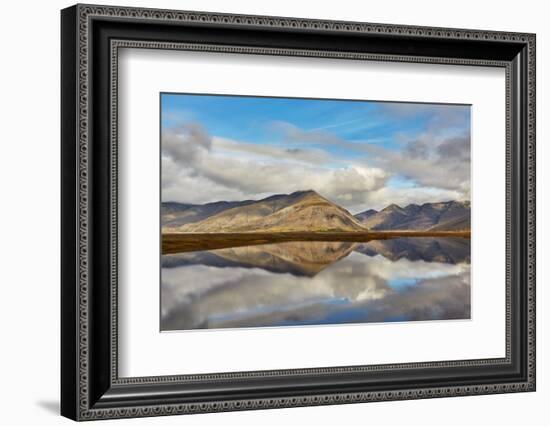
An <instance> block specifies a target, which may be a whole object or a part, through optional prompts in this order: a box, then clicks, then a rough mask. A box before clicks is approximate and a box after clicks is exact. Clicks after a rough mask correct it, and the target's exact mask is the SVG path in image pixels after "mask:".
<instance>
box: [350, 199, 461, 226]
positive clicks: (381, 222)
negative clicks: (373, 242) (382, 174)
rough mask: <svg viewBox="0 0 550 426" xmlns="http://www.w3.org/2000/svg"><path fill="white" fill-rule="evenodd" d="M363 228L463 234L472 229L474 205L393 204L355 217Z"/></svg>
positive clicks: (458, 202)
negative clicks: (404, 205) (461, 232)
mask: <svg viewBox="0 0 550 426" xmlns="http://www.w3.org/2000/svg"><path fill="white" fill-rule="evenodd" d="M355 218H356V219H358V220H360V221H361V223H362V225H363V226H365V227H366V228H368V229H371V230H375V231H376V230H378V231H382V230H429V231H461V230H469V229H470V202H469V201H462V202H461V201H447V202H441V203H426V204H422V205H421V206H420V205H417V204H409V205H408V206H407V207H404V208H403V207H400V206H398V205H396V204H391V205H389V206H387V207H386V208H384V209H382V210H380V211H378V212H377V211H376V210H367V211H364V212H361V213H358V214H356V215H355Z"/></svg>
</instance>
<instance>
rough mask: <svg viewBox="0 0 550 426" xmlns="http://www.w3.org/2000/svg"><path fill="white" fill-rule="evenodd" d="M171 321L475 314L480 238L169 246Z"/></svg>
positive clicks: (307, 321) (194, 325)
mask: <svg viewBox="0 0 550 426" xmlns="http://www.w3.org/2000/svg"><path fill="white" fill-rule="evenodd" d="M161 285H162V288H161V329H162V330H189V329H210V328H239V327H262V326H289V325H312V324H343V323H363V322H389V321H415V320H444V319H467V318H470V241H469V240H468V239H462V238H396V239H390V240H376V241H369V242H367V243H350V242H287V243H279V244H266V245H260V246H248V247H234V248H228V249H219V250H210V251H200V252H190V253H179V254H173V255H163V256H162V284H161Z"/></svg>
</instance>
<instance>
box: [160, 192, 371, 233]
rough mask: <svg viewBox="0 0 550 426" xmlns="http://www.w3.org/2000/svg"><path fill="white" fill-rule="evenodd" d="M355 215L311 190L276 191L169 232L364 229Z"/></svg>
mask: <svg viewBox="0 0 550 426" xmlns="http://www.w3.org/2000/svg"><path fill="white" fill-rule="evenodd" d="M366 230H367V229H366V228H365V227H364V226H362V225H361V224H360V222H359V220H358V219H356V218H355V217H353V216H352V215H351V213H349V212H348V211H347V210H345V209H343V208H342V207H339V206H337V205H336V204H334V203H332V202H330V201H329V200H327V199H326V198H323V197H322V196H320V195H319V194H318V193H316V192H315V191H300V192H295V193H292V194H290V195H282V196H281V195H277V196H273V197H269V198H266V199H264V200H259V201H257V202H255V203H252V204H249V205H246V206H239V207H235V208H232V209H228V210H225V211H223V212H220V213H218V214H215V215H213V216H210V217H208V218H207V219H204V220H202V221H199V222H196V223H189V224H186V225H183V226H180V227H175V228H171V229H169V230H168V231H169V232H218V233H219V232H258V231H261V232H296V231H312V232H314V231H317V232H322V231H341V232H342V231H350V232H351V231H366Z"/></svg>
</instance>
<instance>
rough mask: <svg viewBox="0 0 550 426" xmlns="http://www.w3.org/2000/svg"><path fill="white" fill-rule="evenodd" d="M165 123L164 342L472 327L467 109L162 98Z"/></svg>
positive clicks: (211, 97) (183, 96) (299, 100)
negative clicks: (269, 332)
mask: <svg viewBox="0 0 550 426" xmlns="http://www.w3.org/2000/svg"><path fill="white" fill-rule="evenodd" d="M159 119H160V155H161V158H160V162H161V167H160V169H161V172H160V174H161V176H160V186H161V200H160V233H161V241H162V244H161V246H162V249H161V251H162V253H160V257H161V259H160V265H161V271H160V276H161V280H160V328H161V331H177V330H197V329H228V328H230V329H235V328H255V327H290V326H325V325H338V324H361V323H394V322H409V321H429V320H439V321H442V320H469V319H470V318H471V305H472V303H475V300H471V286H472V282H471V273H470V268H471V255H470V238H471V219H470V216H471V204H470V199H471V197H470V188H471V185H472V182H471V105H467V104H442V103H425V102H422V103H420V102H418V103H413V102H391V101H387V100H355V99H354V100H349V99H310V98H290V97H265V96H248V95H247V96H242V95H238V94H231V95H227V94H223V95H222V94H192V93H161V94H160V118H159ZM475 284H476V283H473V285H475Z"/></svg>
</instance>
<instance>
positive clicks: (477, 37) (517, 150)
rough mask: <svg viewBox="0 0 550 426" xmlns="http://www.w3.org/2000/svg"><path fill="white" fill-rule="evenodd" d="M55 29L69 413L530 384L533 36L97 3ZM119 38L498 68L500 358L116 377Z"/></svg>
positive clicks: (294, 402)
mask: <svg viewBox="0 0 550 426" xmlns="http://www.w3.org/2000/svg"><path fill="white" fill-rule="evenodd" d="M61 28H62V31H61V38H62V39H61V50H62V75H61V82H62V93H61V98H62V120H61V128H62V141H61V160H62V176H61V179H62V181H61V190H62V218H61V220H62V235H61V239H62V282H61V309H62V311H61V321H62V329H61V337H62V341H61V354H62V357H61V367H62V368H61V370H62V374H61V385H62V386H61V413H62V415H64V416H66V417H69V418H71V419H74V420H93V419H105V418H121V417H141V416H160V415H170V414H187V413H205V412H216V411H230V410H249V409H262V408H276V407H293V406H308V405H322V404H344V403H356V402H368V401H382V400H400V399H416V398H435V397H444V396H464V395H477V394H490V393H504V392H520V391H534V390H535V35H534V34H522V33H509V32H493V31H478V30H463V29H449V28H428V27H413V26H402V25H386V24H369V23H359V22H335V21H322V20H308V19H294V18H280V17H268V16H243V15H229V14H216V13H202V12H184V11H169V10H154V9H137V8H126V7H104V6H95V5H76V6H73V7H70V8H67V9H64V10H63V11H62V13H61ZM121 47H133V48H147V49H178V50H181V49H185V50H196V51H215V52H231V53H240V54H247V53H254V54H262V55H275V56H308V57H318V58H341V59H353V60H371V61H380V60H384V61H396V62H422V63H430V64H432V63H433V64H454V65H464V66H468V65H484V66H491V67H501V68H504V69H505V71H506V111H507V112H506V126H507V129H506V139H507V140H506V145H507V146H506V152H507V153H506V157H507V158H506V181H507V188H506V197H507V200H506V205H507V211H506V356H505V357H504V358H496V359H479V360H460V361H445V362H443V361H442V362H429V363H409V364H384V365H364V366H326V367H325V368H314V369H300V370H271V371H253V372H242V373H219V374H205V375H181V376H160V377H135V378H120V377H119V375H118V356H117V354H118V352H117V345H118V327H117V324H118V323H117V254H118V253H117V229H118V222H117V219H118V218H117V200H118V187H117V158H118V157H117V125H116V123H117V121H116V119H117V105H118V104H117V87H118V78H117V58H118V50H119V49H120V48H121ZM488 167H491V166H490V165H488Z"/></svg>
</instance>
